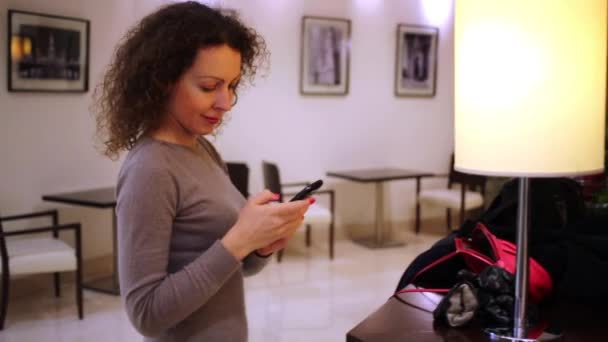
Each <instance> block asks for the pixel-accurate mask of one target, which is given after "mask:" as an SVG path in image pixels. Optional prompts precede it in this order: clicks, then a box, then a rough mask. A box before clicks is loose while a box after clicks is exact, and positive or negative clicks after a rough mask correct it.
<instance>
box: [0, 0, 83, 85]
mask: <svg viewBox="0 0 608 342" xmlns="http://www.w3.org/2000/svg"><path fill="white" fill-rule="evenodd" d="M89 26H90V24H89V21H88V20H84V19H77V18H68V17H60V16H55V15H47V14H40V13H32V12H23V11H16V10H9V11H8V49H7V51H8V58H7V64H8V71H7V76H8V90H9V91H22V92H86V91H88V88H89Z"/></svg>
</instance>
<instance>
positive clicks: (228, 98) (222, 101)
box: [215, 89, 234, 110]
mask: <svg viewBox="0 0 608 342" xmlns="http://www.w3.org/2000/svg"><path fill="white" fill-rule="evenodd" d="M233 98H234V94H233V93H232V91H231V90H230V89H222V90H220V91H218V92H217V96H216V97H215V105H216V106H217V107H218V108H220V109H223V110H230V108H232V102H233Z"/></svg>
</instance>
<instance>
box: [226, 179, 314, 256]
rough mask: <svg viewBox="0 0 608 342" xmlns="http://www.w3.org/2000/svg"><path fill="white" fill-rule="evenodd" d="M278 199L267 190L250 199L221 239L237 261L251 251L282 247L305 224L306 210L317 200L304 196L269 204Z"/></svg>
mask: <svg viewBox="0 0 608 342" xmlns="http://www.w3.org/2000/svg"><path fill="white" fill-rule="evenodd" d="M276 199H277V195H275V194H273V193H272V192H270V191H268V190H264V191H263V192H261V193H259V194H257V195H255V196H254V197H252V198H251V199H249V201H247V204H246V205H245V207H244V208H243V209H242V210H241V212H240V213H239V218H238V220H237V222H236V223H235V225H234V226H232V228H230V230H229V231H228V233H226V235H225V236H224V237H223V238H222V243H223V244H224V247H226V249H227V250H228V251H229V252H230V253H232V255H234V256H235V257H236V258H237V259H238V260H242V259H244V258H245V257H246V256H247V255H248V254H249V253H251V252H253V251H255V250H258V249H264V251H265V252H269V251H270V253H272V252H273V251H275V250H278V249H280V248H283V247H284V246H285V243H286V242H287V240H288V239H289V238H290V237H291V236H292V235H293V234H294V233H295V231H296V230H297V229H298V227H299V226H300V225H301V224H302V220H303V218H304V213H305V212H306V210H308V207H309V206H310V204H311V202H313V201H314V200H313V199H305V200H301V201H294V202H287V203H269V202H270V201H273V200H276ZM280 240H285V241H283V242H281V241H280ZM260 253H262V252H260ZM263 254H269V253H263Z"/></svg>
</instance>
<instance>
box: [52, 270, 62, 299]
mask: <svg viewBox="0 0 608 342" xmlns="http://www.w3.org/2000/svg"><path fill="white" fill-rule="evenodd" d="M53 282H54V283H55V297H60V296H61V277H60V275H59V272H55V273H53Z"/></svg>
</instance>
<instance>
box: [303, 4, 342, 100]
mask: <svg viewBox="0 0 608 342" xmlns="http://www.w3.org/2000/svg"><path fill="white" fill-rule="evenodd" d="M349 47H350V20H347V19H338V18H323V17H310V16H306V17H303V18H302V58H301V67H300V68H301V77H300V91H301V93H302V94H310V95H346V94H347V93H348V76H349V75H348V73H349Z"/></svg>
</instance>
